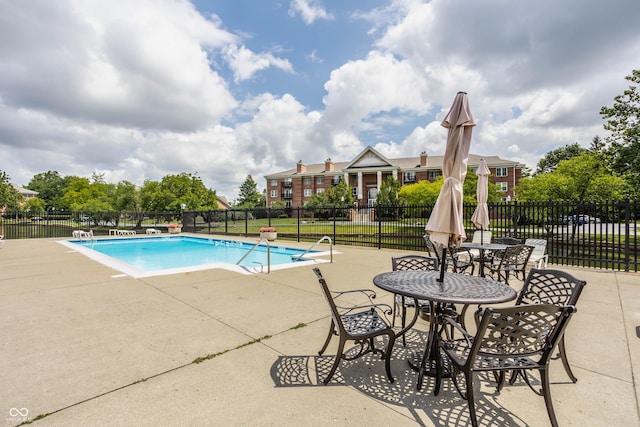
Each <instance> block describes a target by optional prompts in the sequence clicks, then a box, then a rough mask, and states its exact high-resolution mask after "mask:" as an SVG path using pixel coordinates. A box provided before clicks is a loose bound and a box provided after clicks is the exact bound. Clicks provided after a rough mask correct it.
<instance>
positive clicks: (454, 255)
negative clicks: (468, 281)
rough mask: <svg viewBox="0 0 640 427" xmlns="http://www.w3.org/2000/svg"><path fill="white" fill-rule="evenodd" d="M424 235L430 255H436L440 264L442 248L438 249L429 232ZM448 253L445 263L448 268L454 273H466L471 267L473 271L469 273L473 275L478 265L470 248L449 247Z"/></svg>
mask: <svg viewBox="0 0 640 427" xmlns="http://www.w3.org/2000/svg"><path fill="white" fill-rule="evenodd" d="M422 237H423V239H424V242H425V245H426V246H427V252H428V253H429V256H435V257H436V259H437V260H438V264H440V263H441V262H442V250H438V248H436V247H435V245H434V244H433V242H432V241H431V239H429V235H428V234H425V235H424V236H422ZM446 254H447V257H446V260H445V263H446V267H447V269H448V270H451V271H452V272H454V273H466V272H467V270H469V269H470V270H471V271H470V272H469V274H471V275H472V276H473V272H474V271H475V268H476V265H475V264H474V262H473V261H474V257H473V255H472V254H471V251H469V249H467V248H453V247H448V248H447V251H446Z"/></svg>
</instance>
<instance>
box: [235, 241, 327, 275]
mask: <svg viewBox="0 0 640 427" xmlns="http://www.w3.org/2000/svg"><path fill="white" fill-rule="evenodd" d="M325 240H328V241H329V254H330V259H331V263H333V243H332V242H331V237H329V236H324V237H323V238H322V239H320V240H318V241H317V242H315V243H314V244H313V245H311V247H310V248H309V249H307V250H306V251H304V252H303V253H302V254H301V255H293V256H291V258H292V259H298V260H300V258H302V257H303V256H305V255H306V254H307V252H309V251H310V250H312V249H313V248H315V247H316V246H317V245H319V244H320V243H322V242H323V241H325ZM263 241H264V242H265V243H266V244H267V274H268V273H271V245H270V244H269V241H268V240H267V239H265V238H264V237H261V238H260V240H258V243H256V244H255V245H253V247H252V248H251V249H249V252H247V253H246V254H244V255H243V256H242V258H240V260H239V261H238V262H236V265H240V263H241V262H242V261H244V259H245V258H246V257H248V256H249V254H250V253H251V252H253V251H254V250H255V248H257V247H258V246H260V244H261V243H262V242H263ZM261 267H262V271H261V272H262V273H264V266H263V265H262V264H261Z"/></svg>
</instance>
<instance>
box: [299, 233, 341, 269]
mask: <svg viewBox="0 0 640 427" xmlns="http://www.w3.org/2000/svg"><path fill="white" fill-rule="evenodd" d="M325 240H328V241H329V254H330V259H331V263H333V243H332V242H331V237H329V236H324V237H323V238H322V239H320V240H318V241H317V242H315V243H314V244H313V245H311V247H310V248H309V249H307V250H306V251H304V252H303V253H302V255H293V256H292V257H291V258H294V259H295V258H297V259H300V258H302V257H303V256H305V255H306V254H307V252H309V251H310V250H312V249H313V248H315V247H316V246H318V245H319V244H320V243H322V242H323V241H325Z"/></svg>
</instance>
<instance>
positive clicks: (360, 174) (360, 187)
mask: <svg viewBox="0 0 640 427" xmlns="http://www.w3.org/2000/svg"><path fill="white" fill-rule="evenodd" d="M358 200H362V172H358Z"/></svg>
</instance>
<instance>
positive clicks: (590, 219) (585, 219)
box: [569, 214, 601, 225]
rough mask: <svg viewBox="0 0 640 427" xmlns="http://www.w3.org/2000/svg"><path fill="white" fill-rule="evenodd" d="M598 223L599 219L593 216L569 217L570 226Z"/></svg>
mask: <svg viewBox="0 0 640 427" xmlns="http://www.w3.org/2000/svg"><path fill="white" fill-rule="evenodd" d="M600 222H601V221H600V218H597V217H595V216H589V215H584V214H580V215H570V216H569V223H570V224H578V225H583V224H598V223H600Z"/></svg>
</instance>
